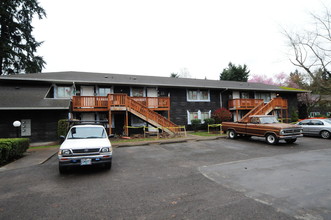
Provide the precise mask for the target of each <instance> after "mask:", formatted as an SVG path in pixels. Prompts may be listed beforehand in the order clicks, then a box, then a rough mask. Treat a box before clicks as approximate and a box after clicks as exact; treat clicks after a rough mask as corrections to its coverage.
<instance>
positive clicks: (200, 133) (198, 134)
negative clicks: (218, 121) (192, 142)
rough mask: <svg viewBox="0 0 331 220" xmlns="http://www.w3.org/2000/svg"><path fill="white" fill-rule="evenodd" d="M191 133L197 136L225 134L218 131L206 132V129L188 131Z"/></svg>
mask: <svg viewBox="0 0 331 220" xmlns="http://www.w3.org/2000/svg"><path fill="white" fill-rule="evenodd" d="M190 134H192V135H197V136H206V137H208V136H224V135H225V134H220V133H219V132H218V133H212V132H210V133H208V132H207V131H197V132H192V133H190Z"/></svg>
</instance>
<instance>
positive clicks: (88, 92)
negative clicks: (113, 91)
mask: <svg viewBox="0 0 331 220" xmlns="http://www.w3.org/2000/svg"><path fill="white" fill-rule="evenodd" d="M80 94H81V96H94V86H81V87H80Z"/></svg>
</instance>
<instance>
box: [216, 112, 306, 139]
mask: <svg viewBox="0 0 331 220" xmlns="http://www.w3.org/2000/svg"><path fill="white" fill-rule="evenodd" d="M222 129H223V131H226V132H227V135H228V138H231V139H235V138H236V137H237V136H238V135H240V136H246V137H251V136H258V137H265V139H266V141H267V142H268V143H269V144H277V143H278V142H279V140H285V141H286V142H287V143H294V142H295V141H296V140H297V138H298V137H302V136H303V135H302V127H301V126H298V125H292V124H285V123H279V122H278V120H277V118H276V117H275V116H273V115H253V116H250V118H249V121H248V122H223V123H222Z"/></svg>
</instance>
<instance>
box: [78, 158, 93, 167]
mask: <svg viewBox="0 0 331 220" xmlns="http://www.w3.org/2000/svg"><path fill="white" fill-rule="evenodd" d="M91 164H92V159H81V160H80V165H82V166H84V165H91Z"/></svg>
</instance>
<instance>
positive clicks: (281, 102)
mask: <svg viewBox="0 0 331 220" xmlns="http://www.w3.org/2000/svg"><path fill="white" fill-rule="evenodd" d="M287 108H288V104H287V99H282V98H281V97H277V98H273V99H271V101H270V102H268V103H266V104H265V103H264V102H261V103H260V104H258V105H257V106H256V107H255V108H253V109H252V110H251V111H249V112H248V113H247V114H246V115H245V116H244V117H242V118H241V119H240V121H241V122H247V121H248V118H249V116H251V115H267V114H269V113H270V112H271V111H272V110H274V109H287Z"/></svg>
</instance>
